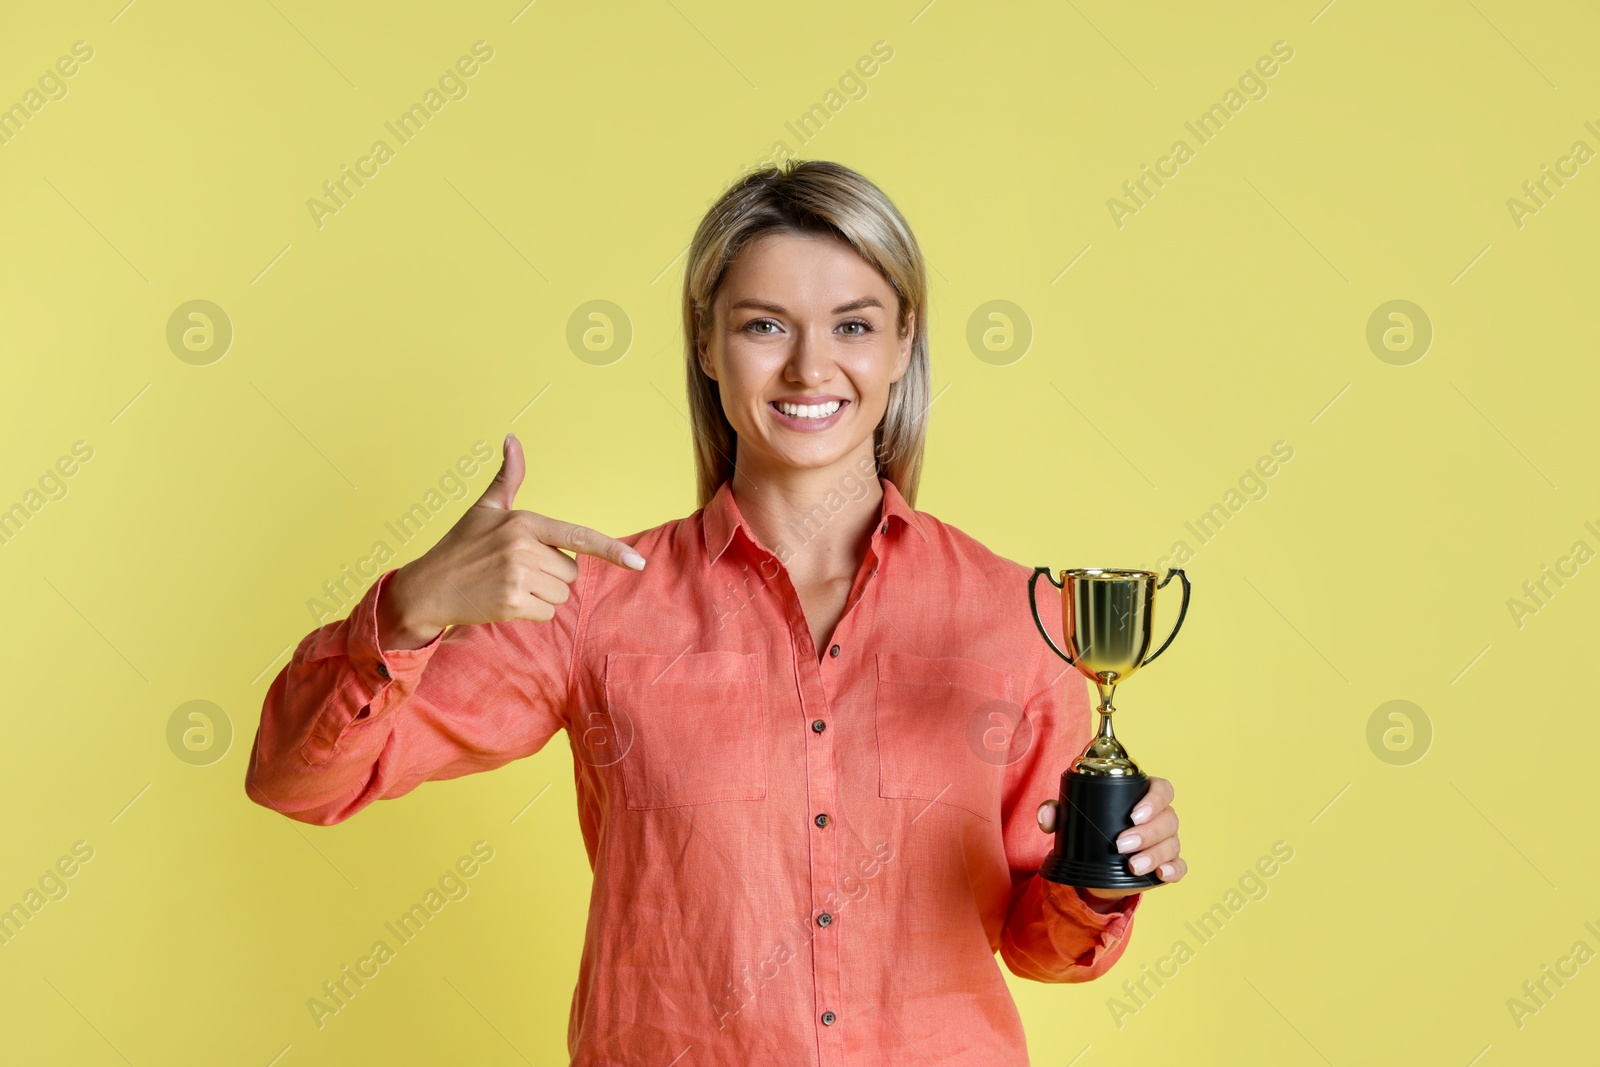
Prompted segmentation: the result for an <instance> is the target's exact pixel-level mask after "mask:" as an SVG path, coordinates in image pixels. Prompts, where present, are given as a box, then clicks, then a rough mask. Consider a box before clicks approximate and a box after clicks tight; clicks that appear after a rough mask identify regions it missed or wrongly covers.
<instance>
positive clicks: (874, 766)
mask: <svg viewBox="0 0 1600 1067" xmlns="http://www.w3.org/2000/svg"><path fill="white" fill-rule="evenodd" d="M880 484H881V485H882V488H883V505H882V510H881V514H880V518H879V522H878V524H877V525H876V526H875V527H874V529H873V533H872V540H871V547H870V549H869V550H868V552H867V554H866V557H865V559H863V561H862V563H861V566H860V569H859V570H858V572H857V573H856V575H855V579H854V582H853V583H852V585H851V588H850V593H849V600H848V602H847V606H846V608H845V612H844V615H843V617H842V618H841V619H840V621H839V624H838V626H837V628H836V629H835V631H834V633H833V635H832V637H831V639H830V641H829V644H828V647H826V648H823V649H820V650H819V649H817V648H815V647H814V646H813V642H812V637H811V631H810V628H809V626H808V625H807V623H806V619H805V615H804V612H803V609H802V607H801V603H800V600H799V598H798V596H797V595H796V593H795V589H794V586H793V585H792V584H791V582H790V580H789V575H788V571H787V570H786V569H785V568H784V567H783V565H782V563H781V562H780V560H786V559H789V558H791V555H790V550H789V549H788V548H787V547H784V546H782V545H780V546H779V551H778V553H777V554H774V553H773V552H771V551H768V550H767V549H766V548H765V547H763V546H762V545H761V544H760V543H759V542H758V540H757V539H756V537H755V535H754V533H753V532H752V531H751V529H750V527H749V526H748V525H747V524H746V523H745V521H744V519H743V517H742V516H741V515H740V513H739V509H738V506H737V504H736V502H735V500H734V497H733V493H732V490H731V486H730V483H727V482H725V483H723V485H722V487H721V488H720V489H719V490H718V491H717V494H716V496H715V498H714V499H713V500H712V501H711V502H710V503H709V504H708V505H707V506H706V507H704V508H702V509H700V510H699V511H696V512H695V513H694V514H692V515H690V516H688V517H687V518H684V519H678V520H675V521H672V522H668V523H665V524H663V525H661V526H657V527H655V528H654V529H651V530H647V531H644V532H642V533H638V534H634V535H632V536H630V537H624V538H621V539H620V540H623V541H625V542H626V543H628V544H630V545H633V546H634V547H635V548H636V549H637V550H638V551H639V552H640V553H641V554H642V555H643V556H644V557H645V558H646V559H647V560H648V561H649V562H648V564H647V566H646V567H645V569H644V570H643V571H639V572H635V571H630V570H626V569H623V568H620V567H616V566H613V565H611V564H609V563H606V562H604V561H601V560H596V559H594V558H592V557H590V556H586V555H584V556H579V557H577V559H578V577H577V579H576V580H575V581H574V582H573V583H572V586H571V597H570V599H569V600H568V601H567V602H566V603H565V604H562V605H561V606H560V607H559V608H558V609H557V610H556V614H555V618H554V619H553V620H551V621H550V622H547V623H535V622H527V621H514V622H502V623H491V624H485V625H476V626H462V627H456V628H452V629H450V630H448V631H447V632H446V633H445V634H443V635H441V636H440V637H437V638H435V639H434V640H433V641H432V642H430V643H429V644H428V645H426V646H424V647H422V648H419V649H415V650H409V651H383V650H380V649H379V647H378V643H377V614H376V608H377V602H378V597H379V595H380V592H381V589H382V587H383V585H384V584H385V583H386V582H387V580H388V577H389V575H390V574H392V573H393V571H388V572H385V573H384V574H383V575H381V576H380V577H379V579H378V581H377V582H375V583H374V584H373V586H372V587H371V588H370V589H369V590H368V591H367V592H366V594H365V595H364V596H363V598H362V599H361V601H360V602H359V603H358V604H357V605H356V606H355V607H354V609H353V610H352V612H351V615H350V617H349V618H347V619H344V620H341V621H339V622H335V623H331V624H329V625H326V626H323V627H321V628H319V629H317V630H315V631H313V632H312V633H311V634H310V635H308V636H307V637H306V638H305V639H304V640H302V641H301V642H300V644H299V646H298V647H297V648H296V649H295V652H294V656H293V658H292V660H291V661H290V662H289V664H288V665H287V666H286V667H285V668H284V669H283V670H282V671H281V672H279V674H278V676H277V678H276V679H275V680H274V681H273V683H272V687H271V690H270V691H269V692H268V694H267V697H266V701H265V705H264V707H263V709H262V717H261V726H260V730H259V732H258V733H257V735H256V740H255V745H254V749H253V751H252V752H251V757H250V770H249V772H248V777H247V780H246V792H247V794H248V795H249V797H250V798H251V799H252V800H254V801H256V802H257V803H260V804H263V805H266V806H268V807H270V808H273V809H274V810H276V811H279V812H282V813H283V814H285V815H288V816H290V817H292V818H294V819H298V820H300V821H303V822H308V823H316V824H319V825H328V824H331V823H336V822H340V821H342V820H344V819H348V818H349V817H350V816H352V815H354V814H355V813H356V812H358V811H360V810H361V809H362V808H364V807H366V806H367V805H368V804H371V803H372V802H373V801H374V800H377V799H379V798H382V797H396V796H401V795H403V794H405V793H408V792H410V791H411V790H413V789H415V788H416V787H417V786H418V785H420V784H421V783H423V782H425V781H429V780H438V779H444V778H456V777H459V776H461V775H464V774H470V773H472V772H474V771H486V770H490V769H491V768H494V767H499V766H501V765H502V764H505V763H508V762H510V761H511V760H515V759H520V758H522V757H524V756H529V755H532V754H533V753H535V752H538V751H539V750H540V749H542V748H543V747H544V745H545V744H546V743H547V742H548V741H549V740H550V738H551V737H552V736H553V735H554V734H555V733H556V731H558V730H562V729H564V730H566V731H567V735H568V740H569V742H570V745H571V749H572V752H573V770H574V773H575V776H576V779H577V804H578V819H579V822H580V824H581V828H582V832H583V839H584V842H585V844H586V845H587V847H588V853H589V861H590V864H591V867H592V868H593V872H594V883H593V890H592V895H591V897H590V906H589V907H590V914H589V919H588V927H587V936H586V938H585V941H584V947H583V956H582V961H581V964H580V968H579V973H578V978H577V984H576V988H575V990H574V993H573V999H572V1011H571V1016H570V1023H569V1027H568V1034H567V1041H568V1048H569V1050H570V1052H571V1055H572V1063H573V1064H575V1065H577V1067H590V1065H599V1064H608V1065H612V1064H618V1065H620V1064H651V1065H656V1067H664V1065H666V1064H676V1065H678V1067H690V1065H694V1067H706V1065H720V1064H729V1065H733V1064H737V1065H740V1067H745V1065H748V1064H752V1063H772V1064H784V1065H793V1064H817V1065H819V1067H836V1065H842V1064H863V1065H878V1064H885V1063H938V1064H944V1065H953V1064H971V1065H974V1067H978V1065H981V1067H994V1065H996V1064H1019V1065H1020V1064H1025V1063H1027V1062H1028V1057H1027V1047H1026V1043H1025V1040H1024V1036H1023V1030H1022V1024H1021V1019H1020V1017H1019V1015H1018V1013H1017V1009H1016V1006H1015V1003H1014V1002H1013V1000H1012V998H1011V995H1010V991H1009V990H1008V989H1007V987H1006V983H1005V979H1004V977H1003V975H1002V973H1001V970H1000V967H999V964H998V962H997V961H996V958H995V953H996V951H997V950H998V952H999V953H1000V957H1001V958H1002V959H1003V960H1004V961H1005V964H1006V966H1007V967H1009V968H1010V970H1011V971H1012V972H1013V973H1014V974H1016V975H1018V976H1020V977H1023V978H1029V979H1033V980H1035V981H1040V982H1083V981H1087V980H1089V979H1092V978H1095V977H1097V976H1099V975H1100V974H1102V973H1103V972H1105V971H1106V970H1107V969H1108V968H1110V967H1111V965H1112V964H1113V963H1115V962H1116V960H1117V958H1118V957H1119V956H1121V954H1122V952H1123V950H1124V949H1125V948H1126V946H1127V939H1128V936H1129V924H1130V922H1131V920H1132V917H1133V913H1134V912H1135V911H1136V910H1137V907H1138V904H1139V901H1140V900H1141V899H1142V897H1141V896H1138V895H1135V896H1131V897H1127V898H1125V899H1124V900H1123V901H1121V902H1120V903H1121V907H1120V910H1117V911H1113V912H1110V913H1107V914H1101V913H1098V912H1096V911H1095V910H1093V909H1092V908H1090V907H1089V906H1088V905H1087V904H1086V903H1085V902H1084V901H1083V899H1082V898H1081V897H1079V895H1078V893H1077V891H1076V890H1074V889H1072V888H1070V887H1066V886H1060V885H1056V884H1053V883H1049V882H1046V881H1044V880H1043V879H1041V878H1040V877H1039V876H1038V874H1037V873H1036V872H1037V870H1038V868H1039V865H1040V863H1041V862H1042V861H1043V859H1044V857H1045V855H1046V853H1047V852H1048V851H1049V850H1050V847H1051V844H1052V838H1051V837H1050V836H1049V835H1047V834H1044V833H1042V832H1041V831H1040V830H1039V827H1038V824H1037V822H1036V821H1035V813H1036V810H1037V808H1038V806H1039V804H1040V802H1041V801H1044V800H1047V799H1052V798H1054V797H1056V795H1057V790H1058V784H1059V778H1060V775H1061V773H1062V771H1064V770H1066V769H1067V767H1068V766H1070V764H1071V762H1072V760H1073V759H1074V758H1075V757H1076V756H1077V755H1078V753H1079V752H1081V751H1082V749H1083V747H1084V746H1085V745H1087V744H1088V741H1089V737H1090V734H1091V729H1090V722H1089V716H1090V712H1091V708H1090V705H1089V698H1088V691H1087V685H1088V683H1087V682H1086V681H1085V680H1084V679H1083V678H1082V677H1081V676H1080V675H1078V674H1077V673H1076V672H1075V671H1072V670H1071V669H1070V668H1068V667H1067V666H1066V664H1064V663H1062V662H1061V661H1060V660H1059V659H1057V657H1056V656H1055V654H1054V653H1052V652H1050V650H1049V649H1047V648H1046V647H1045V645H1044V642H1043V641H1042V640H1041V639H1040V637H1039V634H1038V631H1037V630H1036V629H1035V627H1034V624H1033V620H1032V618H1031V616H1030V614H1029V610H1028V596H1027V588H1026V587H1027V580H1028V577H1029V574H1030V573H1031V572H1030V569H1029V568H1027V567H1024V566H1022V565H1021V564H1018V563H1014V562H1012V561H1010V560H1006V559H1003V558H1001V557H999V556H996V555H995V554H994V553H992V552H990V551H989V550H988V549H986V548H984V547H983V545H981V544H979V543H978V542H977V541H975V540H973V539H972V538H971V537H968V536H967V535H966V534H964V533H962V532H961V531H960V530H958V529H956V528H955V527H953V526H949V525H947V524H945V523H943V522H940V521H939V520H938V519H935V518H934V517H932V516H931V515H928V514H927V513H926V512H920V511H913V510H912V509H911V508H910V507H909V506H908V505H907V504H906V502H905V500H904V498H903V497H902V496H901V495H900V493H899V491H898V490H897V489H896V488H895V486H894V485H893V484H892V483H890V482H888V481H887V480H883V479H880ZM829 499H830V500H832V501H838V502H842V500H843V497H842V495H839V494H833V495H831V496H830V498H829ZM838 506H840V504H839V503H834V504H833V505H832V508H833V510H837V507H838ZM831 514H832V511H830V510H829V505H827V504H823V505H819V507H818V508H817V509H816V510H815V511H814V512H813V518H812V523H813V525H812V527H811V529H813V530H814V529H815V528H816V524H817V523H823V522H826V521H828V519H829V518H830V517H831ZM790 534H791V535H794V536H795V537H796V538H797V540H799V541H802V542H803V541H804V539H806V538H807V537H808V536H810V534H809V533H808V532H807V531H804V530H795V531H790ZM802 550H803V549H802ZM1039 593H1040V596H1041V605H1040V612H1041V614H1042V615H1043V617H1044V618H1045V619H1046V620H1047V622H1048V621H1053V620H1059V619H1060V618H1061V614H1060V593H1059V591H1057V590H1056V589H1055V587H1054V586H1052V585H1050V584H1049V583H1040V585H1039ZM1057 626H1059V623H1058V622H1057V624H1056V626H1051V630H1052V633H1056V631H1057ZM1057 639H1058V641H1059V635H1057Z"/></svg>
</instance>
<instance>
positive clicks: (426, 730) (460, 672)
mask: <svg viewBox="0 0 1600 1067" xmlns="http://www.w3.org/2000/svg"><path fill="white" fill-rule="evenodd" d="M583 560H584V557H581V556H580V557H579V565H580V574H579V578H578V580H577V581H575V582H574V583H573V585H572V587H571V595H570V597H569V599H568V600H567V601H566V602H565V603H564V604H561V605H560V606H559V607H558V608H557V609H556V613H555V617H554V618H553V619H551V620H550V621H549V622H544V623H536V622H532V621H525V620H515V621H510V622H497V623H484V624H480V625H472V626H458V627H453V628H451V629H449V630H447V631H446V632H444V633H442V634H440V635H439V636H437V637H435V638H434V639H433V640H432V641H430V642H429V643H428V644H426V645H423V646H422V647H421V648H417V649H402V650H394V649H390V650H384V649H382V648H380V647H379V641H378V616H377V608H378V601H379V598H380V597H381V596H382V595H383V591H384V588H385V586H386V585H387V583H388V582H389V580H390V578H391V576H392V575H393V574H394V573H395V572H394V571H393V570H390V571H386V572H384V573H383V574H382V575H380V576H379V578H378V580H377V581H375V582H373V584H372V586H371V587H370V588H369V589H368V590H367V591H366V593H365V594H364V595H363V596H362V598H361V599H360V600H359V601H358V602H357V603H356V605H355V606H354V607H353V608H352V609H351V612H350V614H349V616H348V617H347V618H344V619H341V620H339V621H338V622H334V623H329V624H328V625H326V626H322V627H319V628H318V629H316V630H313V631H312V632H311V633H309V634H307V635H306V636H305V638H303V639H302V640H301V641H300V643H299V645H298V646H297V647H296V649H295V651H294V654H293V656H292V657H291V658H290V660H289V662H288V664H286V665H285V666H284V667H283V669H282V670H280V671H279V672H278V675H277V677H276V678H274V679H273V682H272V685H271V687H270V688H269V689H268V691H267V694H266V698H265V700H264V701H263V704H262V709H261V723H260V726H259V727H258V729H257V731H256V737H255V743H254V745H253V746H252V748H251V752H250V763H249V767H248V768H247V770H246V774H245V793H246V795H247V796H248V797H249V798H250V799H251V800H253V801H255V802H256V803H258V804H261V805H262V806H264V807H268V808H271V809H272V810H274V811H277V812H279V813H281V814H283V815H287V816H289V817H290V818H292V819H296V820H299V821H301V822H306V823H314V824H318V825H323V826H326V825H330V824H333V823H338V822H342V821H344V820H345V819H348V818H349V817H350V816H352V815H354V814H355V813H356V812H358V811H360V810H361V809H362V808H364V807H366V806H367V805H369V804H371V803H372V802H373V801H375V800H378V799H380V798H386V797H397V796H401V795H403V794H405V793H408V792H410V791H411V790H412V789H415V788H416V787H417V786H418V785H420V784H421V783H422V782H424V781H429V780H438V779H446V778H456V777H460V776H461V775H465V774H471V773H473V772H475V771H485V770H491V769H493V768H495V767H499V766H501V765H502V764H505V763H508V762H510V761H512V760H514V759H518V758H520V757H523V756H528V755H532V754H533V753H535V752H538V751H539V750H540V749H541V748H543V747H544V745H545V743H546V742H547V741H549V739H550V738H551V737H552V736H554V734H555V733H556V731H557V730H559V729H561V728H562V727H563V726H564V725H565V723H566V721H567V718H568V715H567V712H568V707H569V700H570V692H571V672H572V664H573V661H574V658H575V654H576V646H577V640H578V638H577V634H578V630H579V625H578V623H579V620H580V616H581V614H582V597H581V586H582V584H583V581H584V576H585V575H584V572H585V571H586V570H587V567H586V566H585V565H584V562H583Z"/></svg>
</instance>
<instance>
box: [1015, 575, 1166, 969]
mask: <svg viewBox="0 0 1600 1067" xmlns="http://www.w3.org/2000/svg"><path fill="white" fill-rule="evenodd" d="M1047 590H1049V591H1050V592H1051V594H1052V595H1051V596H1049V597H1046V596H1045V595H1044V594H1045V593H1046V591H1047ZM1039 592H1040V601H1041V602H1040V605H1039V612H1040V615H1041V616H1042V617H1044V618H1055V619H1059V618H1060V617H1061V613H1060V607H1059V597H1060V593H1059V591H1055V590H1053V589H1051V587H1049V586H1048V585H1046V584H1045V583H1040V588H1039ZM1059 641H1060V639H1059V637H1058V638H1057V642H1058V643H1059ZM1039 645H1040V649H1041V652H1040V653H1038V654H1036V659H1035V661H1034V662H1035V668H1034V671H1033V675H1032V677H1033V683H1034V684H1033V688H1032V690H1031V696H1029V697H1028V699H1027V700H1026V701H1025V702H1024V704H1023V714H1024V716H1025V718H1026V726H1025V727H1024V726H1022V725H1020V724H1019V727H1018V729H1017V730H1016V731H1015V733H1014V738H1015V742H1016V743H1017V744H1018V746H1019V747H1020V746H1021V745H1022V744H1023V743H1026V745H1027V748H1026V751H1025V752H1024V754H1022V755H1021V756H1020V757H1019V758H1017V759H1015V760H1014V762H1012V763H1011V764H1010V765H1009V766H1008V767H1007V768H1006V794H1005V802H1004V805H1003V807H1002V818H1003V823H1004V825H1003V831H1002V832H1003V834H1004V838H1005V850H1006V859H1007V861H1008V863H1009V865H1010V868H1011V884H1012V891H1011V908H1010V911H1009V912H1008V913H1007V917H1006V924H1005V928H1004V930H1003V932H1002V934H1001V940H1000V956H1001V959H1003V960H1004V961H1005V964H1006V966H1007V967H1008V968H1010V970H1011V972H1012V973H1013V974H1015V975H1017V976H1018V977H1019V978H1029V979H1032V980H1033V981H1036V982H1087V981H1089V980H1091V979H1094V978H1098V977H1100V975H1102V974H1104V973H1105V972H1106V971H1108V970H1110V969H1111V966H1112V964H1114V963H1116V962H1117V960H1118V958H1119V957H1121V955H1122V953H1123V950H1125V949H1126V948H1127V946H1128V939H1129V936H1130V934H1131V929H1132V925H1131V924H1132V922H1133V916H1134V913H1135V912H1136V911H1137V910H1138V907H1139V902H1140V901H1141V900H1143V899H1144V895H1143V894H1142V893H1136V894H1134V895H1132V896H1128V897H1124V898H1122V900H1121V901H1120V902H1119V904H1120V907H1118V908H1117V909H1116V910H1113V911H1110V912H1107V913H1101V912H1098V911H1096V910H1095V909H1093V908H1091V907H1090V906H1089V905H1088V903H1087V902H1086V901H1084V899H1083V898H1082V897H1081V896H1080V895H1079V894H1078V890H1077V889H1075V888H1073V887H1072V886H1067V885H1060V884H1057V883H1055V882H1050V881H1047V880H1045V879H1044V878H1041V877H1040V876H1039V873H1038V871H1039V867H1040V865H1041V864H1042V863H1043V862H1044V859H1045V857H1046V856H1047V855H1048V854H1049V852H1050V849H1051V847H1052V846H1053V845H1054V843H1055V836H1054V835H1053V834H1046V833H1044V832H1042V831H1041V830H1040V829H1039V823H1038V809H1039V805H1040V804H1041V803H1043V802H1044V801H1046V800H1055V799H1057V798H1058V796H1059V794H1060V784H1061V772H1063V771H1065V770H1067V769H1068V768H1069V767H1070V766H1071V765H1072V762H1073V761H1074V760H1075V759H1077V758H1078V756H1079V755H1080V754H1081V753H1082V752H1083V750H1084V748H1085V747H1086V746H1087V745H1088V744H1089V738H1090V736H1091V734H1092V733H1093V730H1092V728H1091V725H1090V721H1089V720H1090V716H1091V715H1092V714H1093V713H1094V711H1093V708H1091V707H1090V705H1089V695H1088V680H1087V679H1085V678H1084V677H1083V676H1082V675H1081V674H1079V673H1078V672H1077V671H1076V670H1074V669H1072V668H1071V667H1069V666H1068V665H1067V664H1066V663H1064V662H1062V661H1061V660H1060V659H1059V658H1058V657H1057V656H1056V655H1055V654H1054V653H1053V652H1050V651H1049V649H1047V648H1045V647H1044V643H1043V641H1042V640H1041V641H1040V642H1039Z"/></svg>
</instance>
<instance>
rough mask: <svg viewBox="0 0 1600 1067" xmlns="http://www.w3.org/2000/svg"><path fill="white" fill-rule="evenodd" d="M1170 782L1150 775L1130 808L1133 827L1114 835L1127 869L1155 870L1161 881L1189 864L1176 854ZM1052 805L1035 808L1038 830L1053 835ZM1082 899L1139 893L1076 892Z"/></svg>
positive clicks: (1172, 877) (1177, 874) (1183, 871)
mask: <svg viewBox="0 0 1600 1067" xmlns="http://www.w3.org/2000/svg"><path fill="white" fill-rule="evenodd" d="M1172 796H1173V788H1172V783H1171V782H1169V781H1167V780H1166V779H1165V778H1157V777H1155V776H1151V778H1150V786H1149V788H1147V789H1146V790H1145V794H1144V796H1143V797H1141V798H1139V802H1138V803H1137V804H1135V805H1134V806H1133V825H1132V826H1131V827H1129V828H1128V829H1126V830H1124V831H1122V833H1121V834H1119V835H1117V851H1118V852H1122V853H1125V854H1130V855H1129V864H1128V869H1129V870H1130V871H1132V872H1133V873H1134V874H1144V873H1145V872H1146V871H1148V870H1150V869H1151V868H1154V869H1155V872H1156V877H1157V878H1159V879H1161V881H1163V882H1176V881H1177V880H1178V879H1180V878H1182V877H1183V876H1184V875H1185V874H1187V873H1188V871H1189V864H1188V863H1186V862H1185V861H1184V860H1183V858H1182V857H1181V856H1179V855H1178V852H1179V848H1180V846H1179V843H1178V813H1177V812H1176V811H1174V810H1173V807H1172ZM1055 822H1056V802H1055V801H1050V800H1047V801H1045V802H1044V803H1043V804H1041V805H1039V829H1041V830H1043V831H1044V832H1045V833H1047V834H1053V833H1055V829H1056V827H1055ZM1080 892H1082V893H1083V894H1084V895H1085V896H1090V897H1096V898H1098V899H1100V900H1120V899H1121V898H1122V897H1127V896H1132V895H1133V894H1135V893H1141V892H1143V890H1141V889H1080Z"/></svg>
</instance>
